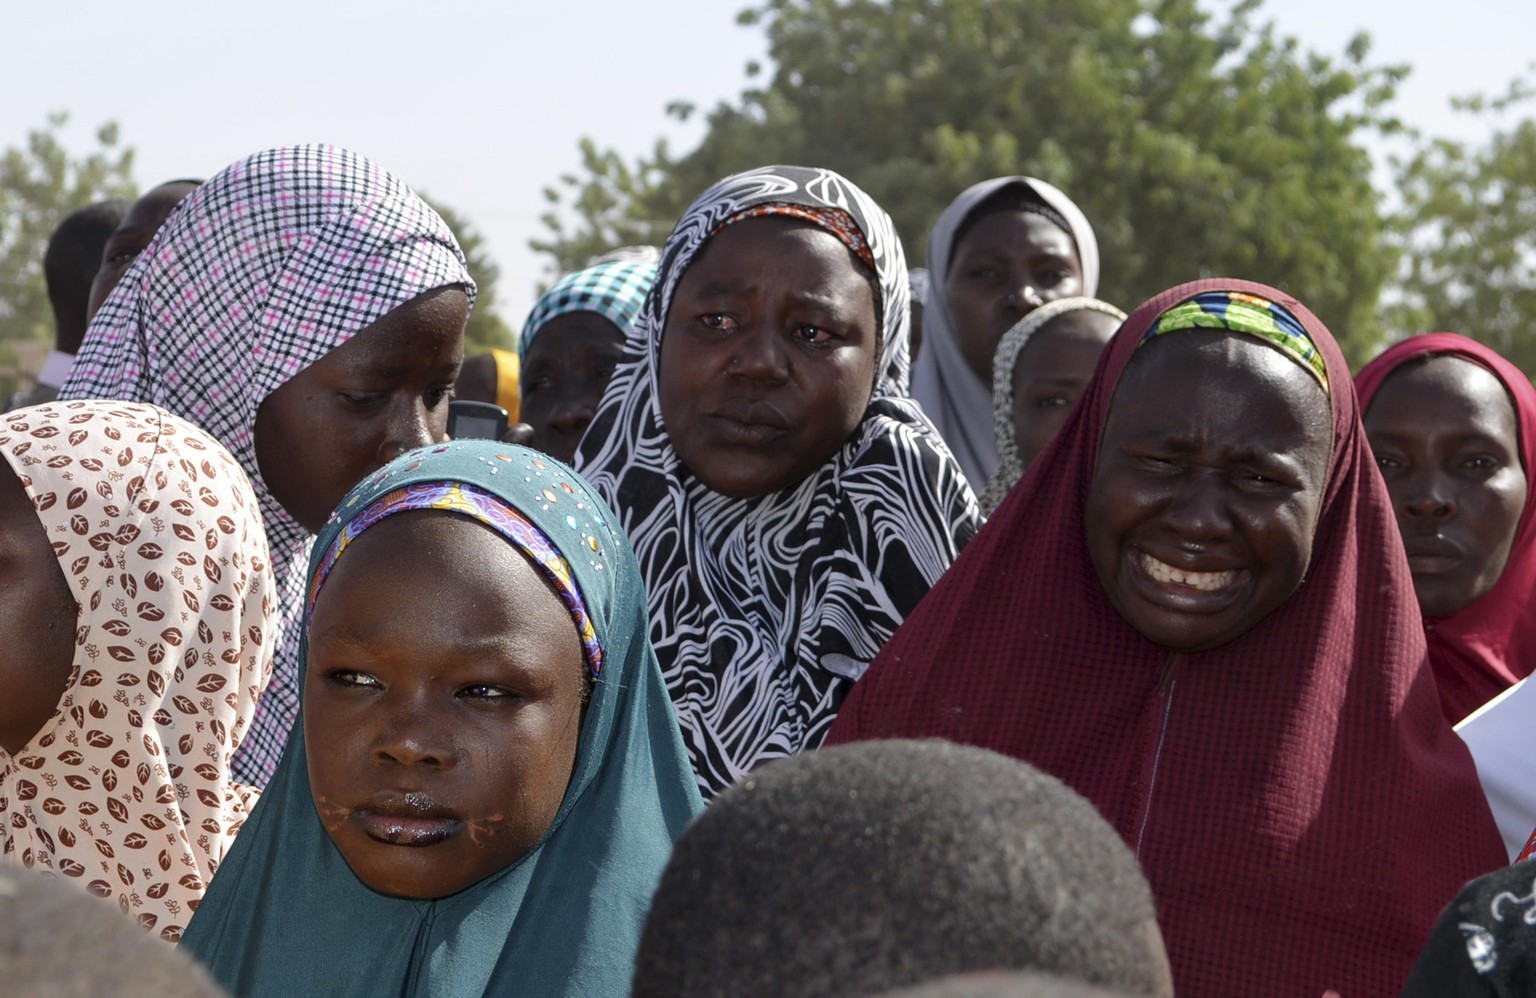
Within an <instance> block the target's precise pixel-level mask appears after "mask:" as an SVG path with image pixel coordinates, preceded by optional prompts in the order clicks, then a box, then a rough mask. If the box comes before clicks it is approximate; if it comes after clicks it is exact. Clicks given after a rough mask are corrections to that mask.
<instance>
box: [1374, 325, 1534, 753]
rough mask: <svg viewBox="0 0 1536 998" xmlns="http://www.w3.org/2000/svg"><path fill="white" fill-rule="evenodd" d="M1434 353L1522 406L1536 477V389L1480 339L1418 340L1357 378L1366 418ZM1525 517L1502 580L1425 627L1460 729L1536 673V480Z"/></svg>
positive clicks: (1523, 445)
mask: <svg viewBox="0 0 1536 998" xmlns="http://www.w3.org/2000/svg"><path fill="white" fill-rule="evenodd" d="M1426 354H1443V355H1447V356H1451V357H1460V358H1461V359H1462V360H1467V361H1471V362H1472V363H1474V364H1477V365H1478V366H1480V367H1483V368H1486V369H1487V370H1488V372H1489V373H1491V374H1492V375H1493V376H1494V377H1495V378H1498V379H1499V381H1500V382H1502V383H1503V385H1504V389H1505V391H1507V392H1509V395H1510V398H1511V399H1513V400H1514V408H1515V420H1516V422H1517V423H1518V425H1519V427H1520V464H1521V465H1522V466H1523V467H1524V468H1525V474H1526V478H1527V479H1528V480H1529V479H1530V478H1531V476H1532V474H1533V472H1536V388H1532V387H1531V380H1530V379H1529V378H1527V377H1526V376H1525V373H1524V372H1523V371H1521V370H1520V369H1519V368H1518V367H1516V366H1515V365H1513V364H1511V363H1510V362H1509V361H1507V360H1505V359H1504V358H1503V357H1501V356H1499V355H1498V354H1497V353H1496V352H1494V351H1493V350H1492V349H1490V348H1489V347H1486V346H1483V344H1481V343H1479V342H1477V341H1476V340H1470V339H1467V338H1466V337H1465V336H1459V335H1457V334H1456V333H1429V334H1427V335H1424V336H1414V337H1410V338H1409V339H1406V340H1404V341H1403V342H1401V343H1399V344H1397V345H1396V346H1394V347H1392V348H1391V349H1389V350H1387V351H1386V352H1385V353H1383V354H1382V355H1381V356H1380V357H1377V358H1376V359H1375V360H1373V361H1371V362H1370V363H1369V364H1367V365H1365V367H1364V368H1362V369H1361V371H1360V373H1359V374H1358V375H1357V376H1356V377H1355V390H1356V391H1357V392H1359V394H1360V412H1361V414H1362V416H1363V415H1364V413H1365V410H1366V409H1367V408H1368V407H1369V406H1370V404H1371V399H1373V398H1375V397H1376V393H1377V392H1379V391H1381V386H1382V385H1383V384H1385V383H1386V380H1387V378H1388V377H1389V376H1390V375H1391V374H1392V373H1393V372H1394V371H1396V370H1397V369H1398V368H1400V367H1402V366H1403V365H1404V364H1407V363H1408V362H1410V361H1412V360H1415V359H1418V358H1422V357H1424V356H1425V355H1426ZM1529 484H1530V487H1529V488H1527V490H1526V495H1525V512H1523V513H1521V514H1520V526H1519V527H1517V528H1516V530H1515V543H1514V544H1513V546H1511V547H1510V549H1509V562H1508V564H1506V565H1505V566H1504V572H1503V573H1502V574H1501V575H1500V576H1499V581H1498V582H1496V583H1494V585H1493V588H1492V589H1490V590H1488V592H1487V593H1485V594H1483V595H1482V596H1481V597H1479V598H1478V599H1476V600H1474V601H1473V602H1472V603H1470V604H1468V605H1467V606H1465V607H1463V608H1462V609H1460V610H1458V611H1456V612H1455V613H1453V614H1451V615H1450V616H1448V617H1432V618H1428V619H1426V620H1425V621H1424V637H1425V640H1426V641H1427V642H1428V643H1429V664H1430V665H1431V666H1433V667H1434V670H1435V682H1436V683H1437V684H1438V685H1439V688H1440V705H1441V706H1442V707H1443V708H1444V709H1445V716H1446V717H1448V718H1450V720H1451V723H1452V724H1454V723H1456V722H1458V721H1460V720H1461V719H1462V718H1464V717H1466V716H1467V715H1468V714H1470V713H1472V712H1473V711H1474V710H1476V709H1477V708H1479V707H1481V706H1482V705H1483V704H1485V703H1487V702H1488V701H1489V700H1492V699H1493V698H1494V697H1496V696H1498V695H1499V694H1500V693H1501V692H1503V691H1504V690H1506V689H1508V688H1509V687H1511V686H1513V685H1514V684H1515V683H1518V682H1519V681H1520V680H1522V679H1524V678H1525V677H1526V676H1528V675H1530V674H1531V671H1532V670H1533V669H1536V517H1533V516H1532V515H1531V509H1532V508H1533V507H1536V481H1532V482H1530V483H1529Z"/></svg>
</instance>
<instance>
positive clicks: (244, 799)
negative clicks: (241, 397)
mask: <svg viewBox="0 0 1536 998" xmlns="http://www.w3.org/2000/svg"><path fill="white" fill-rule="evenodd" d="M0 454H3V455H4V458H5V460H7V461H9V462H10V465H11V467H12V469H14V470H15V472H16V476H17V477H18V478H19V479H21V483H22V485H23V486H24V487H25V488H26V490H27V495H28V496H30V497H31V499H32V504H33V506H34V508H35V509H36V510H37V517H38V519H39V520H40V521H42V524H43V527H44V529H45V530H46V531H47V533H48V538H49V540H50V541H52V542H53V549H54V553H55V555H56V556H57V558H58V560H59V568H60V569H61V570H62V571H63V572H64V577H65V579H67V580H68V581H69V588H70V590H71V592H72V594H73V595H74V597H75V600H76V602H78V603H79V605H80V614H79V619H78V625H77V631H76V648H75V661H74V666H73V669H72V670H71V672H70V674H69V680H68V685H67V686H66V688H65V691H64V695H63V696H61V697H60V698H59V704H58V707H57V708H56V709H55V711H54V713H53V716H52V717H51V718H50V719H49V720H48V721H47V722H46V723H44V725H43V726H42V728H40V729H39V730H38V732H37V734H35V735H34V736H33V737H32V740H31V741H30V742H28V743H27V745H26V747H25V748H23V749H22V750H21V751H20V752H18V753H16V755H14V756H11V755H9V754H7V753H6V752H5V750H3V749H0V854H4V855H5V856H6V857H7V858H9V859H11V860H13V861H19V862H20V863H22V864H24V865H26V866H32V867H38V868H41V869H45V870H51V871H53V873H54V874H55V875H57V876H59V877H60V878H62V879H64V880H65V882H74V883H77V884H79V886H80V888H81V889H82V890H86V891H89V892H90V893H92V894H94V895H96V896H97V897H101V898H109V899H112V900H113V901H114V902H115V903H116V904H117V905H118V906H119V907H120V908H121V909H122V911H123V912H124V913H125V914H127V915H131V916H133V917H134V918H136V919H137V920H138V923H139V924H140V925H141V926H143V927H144V928H145V929H147V930H149V931H150V932H152V933H155V934H156V935H158V936H160V937H161V938H163V939H166V940H169V941H172V942H174V941H176V940H177V939H178V938H179V937H180V935H181V930H182V929H183V928H184V927H185V926H186V924H187V919H188V918H189V917H191V914H192V910H193V909H194V908H196V907H197V904H198V899H199V898H201V897H202V895H203V890H204V887H205V886H206V884H207V883H208V879H209V878H210V877H212V876H213V872H214V870H215V869H217V868H218V866H219V864H220V862H221V861H222V860H223V859H224V854H225V852H226V851H227V850H228V849H229V848H230V844H231V843H232V842H233V841H234V837H235V833H236V832H237V831H239V830H240V826H241V824H242V823H243V822H244V820H245V816H246V813H247V811H248V809H249V807H250V805H252V804H254V803H255V794H254V792H252V791H250V790H248V789H247V788H245V787H242V786H238V785H236V784H235V783H234V782H233V780H232V777H231V775H230V756H231V755H232V754H233V753H234V751H235V746H236V745H238V744H239V742H240V739H241V738H242V737H244V735H245V733H246V729H247V726H248V725H249V724H250V720H251V716H252V715H253V714H254V713H255V712H256V698H257V696H258V695H259V694H260V693H261V690H262V687H263V686H265V685H266V682H267V677H268V675H269V674H270V673H271V667H272V651H273V648H272V630H271V622H272V616H273V613H274V611H275V608H274V606H273V595H274V589H273V581H272V571H271V566H270V563H269V562H268V559H267V542H266V537H265V534H264V531H263V530H262V524H261V511H260V509H259V507H258V506H257V503H256V496H255V494H254V493H253V492H252V491H251V486H250V483H249V482H248V481H247V480H246V477H245V475H244V473H243V472H242V471H241V470H240V466H239V465H238V464H236V463H235V460H234V458H232V457H231V456H230V455H229V453H228V452H227V451H225V450H224V448H223V447H221V446H219V444H218V443H217V442H216V441H215V440H214V439H213V438H212V437H210V436H209V435H208V434H206V433H204V432H203V431H202V430H200V429H198V428H197V427H195V426H192V425H191V424H190V423H187V422H184V421H183V420H181V419H178V418H177V417H175V416H173V415H171V414H170V413H168V412H166V411H164V410H162V409H159V408H156V407H155V406H150V405H140V404H135V403H131V402H95V401H92V402H53V403H49V404H48V405H42V406H35V407H33V408H31V409H19V410H17V411H16V412H12V413H9V414H7V415H6V416H4V417H3V418H0Z"/></svg>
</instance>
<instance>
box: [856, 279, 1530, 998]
mask: <svg viewBox="0 0 1536 998" xmlns="http://www.w3.org/2000/svg"><path fill="white" fill-rule="evenodd" d="M1170 386H1177V387H1178V390H1170ZM1189 386H1197V387H1198V389H1199V390H1197V391H1191V390H1189ZM978 621H987V622H990V625H989V626H978ZM919 735H938V736H942V737H946V738H950V739H952V740H955V741H960V742H965V743H970V744H975V745H980V746H982V747H986V748H991V749H994V750H996V751H1001V752H1005V753H1007V754H1010V755H1014V756H1017V757H1019V758H1021V759H1024V760H1025V761H1027V762H1031V763H1033V764H1035V765H1037V766H1039V767H1040V768H1042V769H1044V770H1045V771H1046V772H1048V773H1051V774H1053V775H1055V776H1057V777H1059V778H1061V779H1062V780H1064V781H1065V782H1066V783H1067V784H1068V785H1070V786H1072V787H1073V788H1074V789H1076V790H1077V791H1078V792H1080V793H1082V794H1083V795H1084V796H1086V797H1087V798H1088V799H1089V800H1091V801H1092V802H1093V803H1094V804H1095V805H1096V806H1097V807H1098V808H1099V810H1100V811H1101V812H1102V813H1103V814H1104V816H1105V817H1106V818H1108V819H1109V821H1110V822H1111V824H1113V825H1115V827H1116V828H1117V829H1118V830H1119V832H1120V834H1121V836H1122V837H1124V838H1125V840H1126V842H1127V843H1128V844H1129V845H1130V846H1131V848H1132V850H1133V851H1134V852H1135V853H1136V855H1137V858H1138V859H1139V860H1140V861H1141V864H1142V867H1143V868H1144V869H1145V870H1146V872H1147V875H1148V878H1149V879H1150V880H1151V882H1152V889H1153V893H1154V894H1155V895H1156V897H1157V901H1158V911H1159V920H1160V922H1161V924H1162V928H1163V935H1164V937H1165V938H1166V940H1167V942H1168V951H1169V957H1170V959H1171V960H1172V963H1173V970H1174V983H1175V985H1176V989H1177V992H1178V993H1179V994H1188V995H1205V994H1243V995H1253V996H1267V995H1276V996H1278V995H1296V994H1312V995H1317V994H1322V993H1324V992H1325V991H1326V990H1328V989H1332V990H1334V991H1336V992H1338V993H1339V994H1342V995H1353V994H1362V995H1366V994H1370V995H1375V994H1391V993H1392V992H1393V991H1394V990H1395V989H1396V988H1398V987H1400V986H1401V984H1402V981H1403V978H1404V977H1405V976H1406V975H1407V972H1408V968H1409V967H1410V966H1411V965H1412V962H1413V959H1414V957H1415V955H1416V954H1417V953H1418V950H1419V948H1420V947H1421V946H1422V945H1423V942H1424V939H1425V937H1426V935H1427V934H1428V932H1429V929H1430V926H1431V924H1432V923H1433V922H1434V919H1435V916H1436V915H1437V914H1438V912H1439V910H1440V908H1441V907H1442V906H1443V905H1444V904H1445V903H1446V902H1447V901H1448V900H1449V899H1450V898H1451V897H1452V896H1453V895H1454V894H1455V892H1456V890H1457V888H1458V887H1460V885H1461V884H1462V883H1463V882H1465V881H1466V880H1467V879H1468V878H1470V877H1472V876H1475V875H1476V874H1478V873H1481V872H1483V871H1485V870H1488V869H1491V868H1492V867H1494V866H1495V865H1497V864H1499V863H1500V862H1502V860H1503V856H1502V851H1501V850H1500V849H1499V843H1498V838H1497V835H1496V833H1495V831H1494V829H1493V825H1492V821H1491V819H1490V817H1489V815H1488V812H1487V807H1486V805H1485V804H1484V802H1483V800H1482V797H1481V794H1480V792H1479V791H1478V789H1477V782H1476V775H1475V774H1474V772H1473V770H1472V766H1471V760H1470V759H1469V758H1468V756H1467V754H1466V752H1465V750H1464V748H1463V747H1462V745H1461V743H1460V742H1459V741H1458V740H1457V739H1456V737H1455V736H1454V734H1453V733H1452V732H1451V730H1450V728H1449V726H1448V725H1447V724H1446V722H1445V718H1444V717H1443V716H1442V715H1441V713H1440V710H1439V703H1438V698H1437V696H1436V693H1435V688H1434V680H1433V676H1432V675H1431V674H1430V672H1429V670H1428V663H1427V661H1426V655H1425V648H1424V639H1423V634H1422V632H1421V630H1420V628H1419V627H1418V624H1417V616H1416V613H1415V608H1414V604H1413V597H1412V589H1411V583H1410V579H1409V575H1408V565H1407V562H1406V559H1405V558H1404V557H1403V555H1402V548H1401V543H1400V542H1399V540H1398V539H1397V534H1396V530H1395V527H1394V524H1393V522H1392V511H1391V505H1390V501H1389V499H1388V497H1387V494H1386V489H1385V487H1384V486H1383V485H1382V484H1381V480H1380V477H1379V476H1378V475H1377V474H1376V473H1375V472H1374V470H1372V460H1371V455H1370V450H1369V447H1368V445H1367V443H1366V441H1365V434H1364V431H1363V430H1362V428H1361V426H1360V422H1359V416H1358V413H1357V409H1356V403H1355V395H1354V390H1353V386H1352V384H1351V383H1350V379H1349V370H1348V367H1347V366H1346V364H1345V362H1344V358H1343V356H1342V355H1341V353H1340V352H1339V350H1338V347H1337V344H1336V343H1335V342H1334V340H1333V338H1332V336H1331V335H1329V333H1328V331H1327V329H1326V328H1324V326H1323V325H1322V323H1321V322H1319V321H1318V320H1317V318H1316V317H1315V316H1313V315H1312V314H1311V313H1310V312H1308V311H1307V310H1306V309H1305V308H1304V307H1303V306H1302V305H1301V304H1300V303H1299V302H1296V301H1294V300H1292V299H1290V298H1288V297H1286V296H1284V295H1283V294H1281V293H1280V292H1278V291H1275V290H1274V289H1272V288H1267V287H1265V286H1263V285H1259V284H1252V283H1249V282H1246V281H1232V280H1205V281H1198V282H1195V283H1193V284H1186V285H1183V286H1181V287H1178V288H1174V289H1173V290H1171V291H1167V292H1164V293H1163V294H1161V295H1159V296H1158V297H1157V298H1155V299H1153V300H1152V301H1150V302H1148V303H1146V304H1145V305H1143V306H1142V307H1141V308H1139V309H1138V310H1137V311H1136V312H1135V313H1133V314H1132V315H1131V317H1130V318H1129V319H1127V320H1126V322H1125V323H1124V325H1122V326H1121V329H1120V331H1119V332H1118V333H1117V334H1116V335H1115V339H1114V340H1113V341H1112V342H1111V344H1110V346H1109V348H1108V351H1107V352H1106V354H1105V357H1104V359H1103V361H1102V362H1101V364H1100V367H1099V369H1098V371H1097V372H1096V374H1095V376H1094V379H1093V381H1092V382H1091V383H1090V385H1089V386H1088V389H1087V391H1086V393H1085V394H1084V396H1083V398H1082V400H1081V403H1080V404H1079V405H1078V406H1077V407H1076V409H1074V410H1073V412H1072V414H1071V415H1070V416H1068V418H1067V423H1066V425H1065V426H1064V427H1063V428H1062V430H1061V433H1060V434H1059V435H1058V437H1057V439H1056V442H1055V443H1054V444H1053V445H1052V446H1051V447H1049V448H1047V449H1046V451H1045V453H1043V454H1042V455H1041V456H1040V458H1039V459H1038V460H1037V461H1036V463H1035V467H1034V469H1033V470H1032V471H1031V472H1030V474H1028V475H1026V476H1025V477H1024V479H1023V480H1022V481H1021V482H1020V483H1019V486H1018V487H1017V488H1015V489H1014V490H1013V492H1012V493H1011V494H1010V495H1009V496H1008V498H1007V499H1006V500H1004V502H1003V504H1002V506H1000V507H999V508H998V511H997V513H996V515H995V516H994V517H993V518H992V519H991V521H989V523H988V525H987V527H986V529H985V530H983V531H982V533H981V535H980V536H979V537H978V538H977V539H976V541H975V543H974V544H972V546H971V547H970V548H968V549H967V550H966V553H965V555H964V556H963V557H962V558H961V560H960V561H959V562H958V563H957V564H956V566H955V568H954V569H953V570H952V571H951V572H950V574H949V575H947V576H946V577H945V579H944V580H943V581H942V582H941V583H940V585H939V586H937V587H936V588H935V589H934V592H933V593H932V594H931V595H930V596H929V598H928V599H927V600H925V601H924V603H923V605H922V606H921V607H920V608H919V609H918V612H917V613H916V614H914V615H913V616H912V617H911V618H910V619H909V620H908V622H907V623H906V625H905V626H903V627H902V629H901V631H900V632H899V633H898V634H897V635H896V637H895V638H893V639H892V640H891V643H890V644H889V645H887V646H886V648H885V650H884V651H883V652H882V653H881V656H880V659H879V660H878V661H877V662H876V663H875V665H874V666H873V667H872V668H871V670H870V674H869V675H868V676H866V677H865V679H864V681H863V682H862V683H861V684H860V685H859V686H858V687H856V688H855V689H854V692H853V695H852V696H850V698H849V700H848V702H847V704H846V705H845V706H844V710H843V714H842V716H841V717H840V718H839V720H838V723H837V725H836V726H835V728H834V730H833V734H832V737H831V738H829V739H828V744H833V743H836V742H843V741H850V740H855V739H863V738H873V737H887V736H894V737H911V736H919ZM1405 871H1412V873H1411V875H1406V874H1405Z"/></svg>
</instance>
